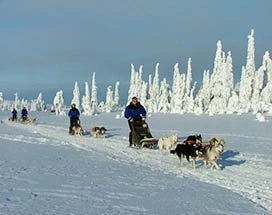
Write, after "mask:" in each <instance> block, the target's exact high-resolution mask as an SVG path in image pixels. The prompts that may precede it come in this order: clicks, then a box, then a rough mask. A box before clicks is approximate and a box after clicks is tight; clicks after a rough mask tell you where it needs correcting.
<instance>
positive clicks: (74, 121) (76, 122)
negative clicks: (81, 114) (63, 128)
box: [69, 117, 79, 134]
mask: <svg viewBox="0 0 272 215" xmlns="http://www.w3.org/2000/svg"><path fill="white" fill-rule="evenodd" d="M75 125H79V119H78V117H71V118H70V127H69V134H72V130H73V126H75Z"/></svg>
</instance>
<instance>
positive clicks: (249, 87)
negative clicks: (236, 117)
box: [239, 29, 256, 112]
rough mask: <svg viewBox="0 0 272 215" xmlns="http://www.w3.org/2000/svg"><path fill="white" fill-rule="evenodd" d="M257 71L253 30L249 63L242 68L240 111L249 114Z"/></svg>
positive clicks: (250, 38)
mask: <svg viewBox="0 0 272 215" xmlns="http://www.w3.org/2000/svg"><path fill="white" fill-rule="evenodd" d="M255 70H256V69H255V47H254V30H253V29H252V30H251V34H250V35H249V36H248V47H247V61H246V67H243V68H242V75H241V81H240V90H239V100H240V109H241V111H243V112H249V111H250V108H251V107H250V106H251V98H252V93H253V86H254V77H255Z"/></svg>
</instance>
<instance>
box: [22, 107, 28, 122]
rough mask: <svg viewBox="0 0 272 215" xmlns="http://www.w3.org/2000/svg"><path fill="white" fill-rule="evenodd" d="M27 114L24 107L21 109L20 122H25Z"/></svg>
mask: <svg viewBox="0 0 272 215" xmlns="http://www.w3.org/2000/svg"><path fill="white" fill-rule="evenodd" d="M27 114H28V111H27V109H26V107H23V109H22V111H21V117H22V121H25V120H26V119H27Z"/></svg>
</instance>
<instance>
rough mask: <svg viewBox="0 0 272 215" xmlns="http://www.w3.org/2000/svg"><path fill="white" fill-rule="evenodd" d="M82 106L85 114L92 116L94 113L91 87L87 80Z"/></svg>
mask: <svg viewBox="0 0 272 215" xmlns="http://www.w3.org/2000/svg"><path fill="white" fill-rule="evenodd" d="M81 107H82V114H83V115H86V116H90V115H92V114H93V112H92V109H91V99H90V88H89V84H88V82H87V81H86V82H85V95H84V96H83V97H82V103H81Z"/></svg>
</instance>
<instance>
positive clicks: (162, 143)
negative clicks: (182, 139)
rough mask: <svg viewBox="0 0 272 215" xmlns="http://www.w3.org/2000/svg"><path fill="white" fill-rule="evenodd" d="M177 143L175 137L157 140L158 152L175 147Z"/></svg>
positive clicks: (176, 137)
mask: <svg viewBox="0 0 272 215" xmlns="http://www.w3.org/2000/svg"><path fill="white" fill-rule="evenodd" d="M177 141H178V136H177V135H171V136H169V137H161V138H159V140H158V147H159V149H160V150H163V149H168V150H169V149H170V148H171V147H173V146H174V145H176V143H177Z"/></svg>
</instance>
